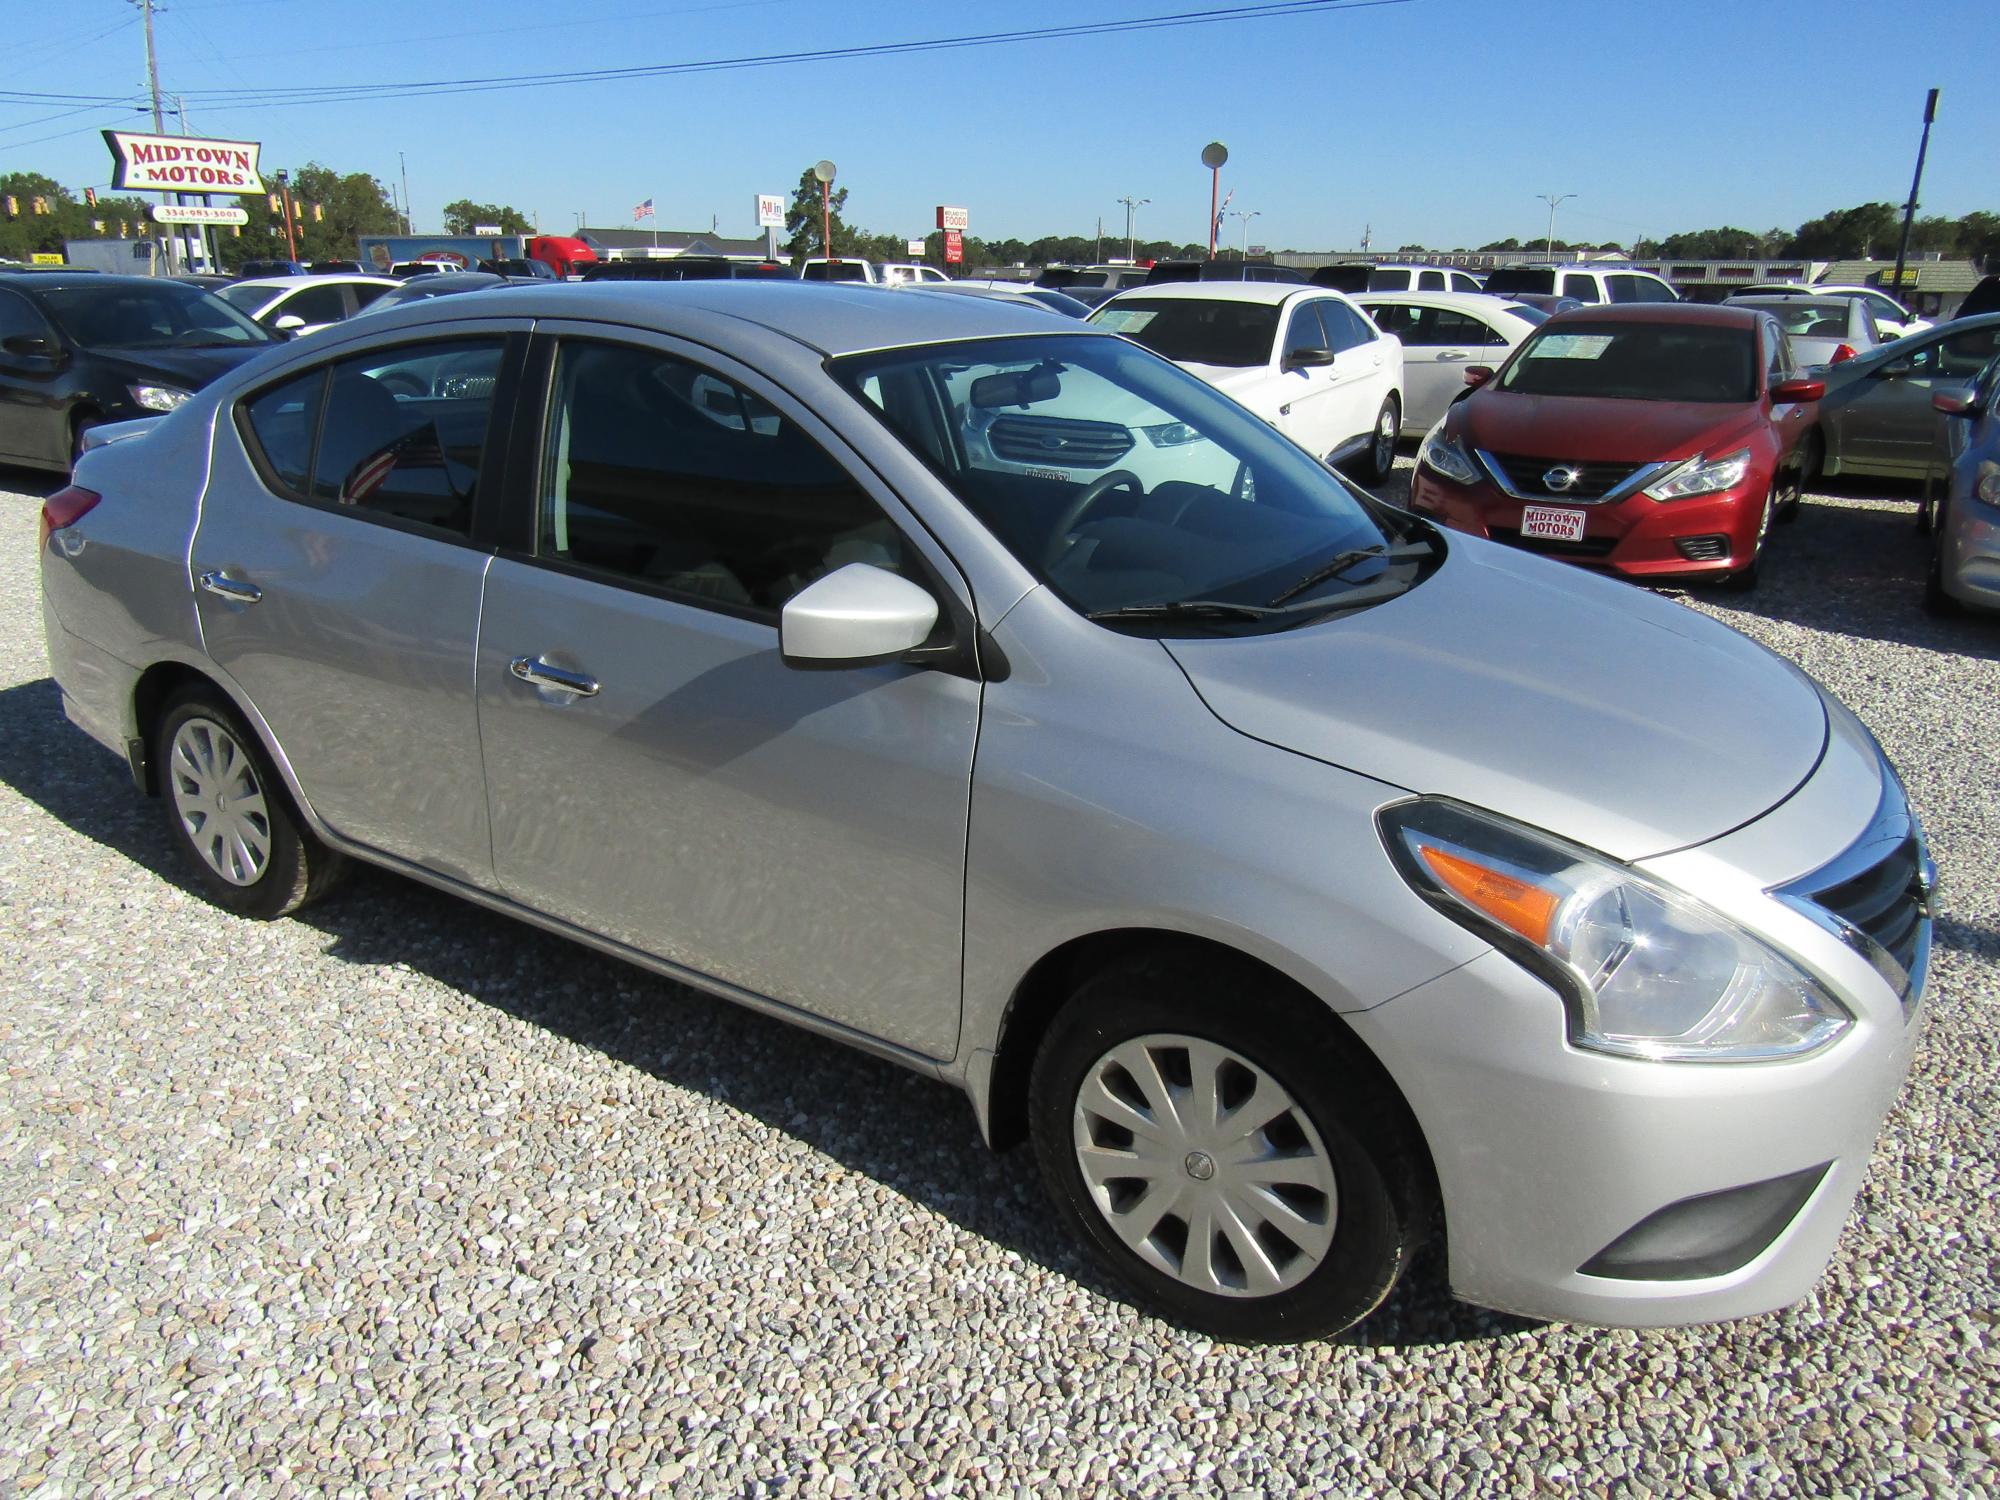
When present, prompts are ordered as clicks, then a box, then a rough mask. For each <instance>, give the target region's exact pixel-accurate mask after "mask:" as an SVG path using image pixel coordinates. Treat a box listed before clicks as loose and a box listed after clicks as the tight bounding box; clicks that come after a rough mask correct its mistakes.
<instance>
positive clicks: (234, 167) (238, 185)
mask: <svg viewBox="0 0 2000 1500" xmlns="http://www.w3.org/2000/svg"><path fill="white" fill-rule="evenodd" d="M104 144H105V145H107V146H109V147H110V148H111V156H112V159H113V160H114V161H116V162H117V163H118V171H117V174H116V176H115V178H114V179H113V186H115V187H119V188H137V189H139V190H141V191H143V192H154V193H258V194H261V193H263V192H265V191H266V189H265V187H264V179H263V178H262V177H261V176H260V175H258V172H257V151H258V148H259V143H258V142H256V141H205V140H199V139H197V138H195V137H193V136H183V135H132V134H130V133H128V132H126V131H123V130H107V131H105V132H104Z"/></svg>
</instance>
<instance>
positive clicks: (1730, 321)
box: [1410, 302, 1825, 588]
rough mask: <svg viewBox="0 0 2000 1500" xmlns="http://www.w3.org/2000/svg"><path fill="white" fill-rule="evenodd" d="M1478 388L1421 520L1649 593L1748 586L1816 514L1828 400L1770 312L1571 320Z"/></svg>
mask: <svg viewBox="0 0 2000 1500" xmlns="http://www.w3.org/2000/svg"><path fill="white" fill-rule="evenodd" d="M1465 378H1466V384H1467V385H1469V386H1472V387H1474V389H1473V390H1472V391H1471V392H1470V393H1469V394H1468V395H1465V396H1463V397H1461V398H1460V399H1459V400H1458V401H1457V402H1456V403H1455V404H1454V405H1453V406H1452V407H1451V409H1450V410H1449V411H1447V412H1446V413H1445V418H1444V420H1443V421H1442V422H1440V423H1439V424H1438V425H1437V426H1436V427H1434V428H1432V429H1431V432H1430V435H1429V436H1428V437H1426V438H1425V439H1424V443H1423V447H1422V448H1420V449H1419V450H1418V452H1417V472H1416V477H1415V480H1414V481H1413V483H1412V485H1411V489H1410V504H1411V508H1412V509H1414V510H1417V511H1419V512H1421V513H1422V514H1424V515H1427V516H1431V517H1433V518H1434V519H1436V520H1439V521H1441V522H1443V523H1444V524H1445V525H1447V526H1450V527H1453V528H1455V529H1456V530H1459V531H1468V532H1471V533H1472V534H1473V535H1475V536H1484V537H1491V538H1492V539H1493V540H1495V541H1499V542H1506V543H1509V544H1511V545H1513V546H1517V547H1522V548H1525V549H1527V550H1529V551H1533V552H1541V553H1546V554H1547V555H1549V556H1551V557H1560V558H1564V559H1566V560H1568V561H1570V562H1575V563H1581V564H1583V565H1584V566H1586V567H1591V568H1599V569H1603V570H1605V571H1607V572H1612V573H1616V574H1618V575H1620V576H1621V577H1624V578H1629V579H1632V580H1634V581H1637V582H1654V581H1659V582H1665V581H1667V580H1669V579H1672V580H1675V581H1687V582H1693V581H1699V580H1704V579H1706V580H1710V581H1713V582H1718V583H1726V584H1729V585H1733V586H1735V587H1738V588H1749V587H1751V586H1753V585H1754V584H1755V583H1756V581H1757V569H1758V564H1759V562H1760V561H1761V560H1762V557H1763V551H1764V544H1765V541H1766V539H1767V538H1768V536H1769V534H1770V530H1771V523H1772V520H1773V519H1774V518H1776V519H1780V520H1783V519H1789V517H1790V516H1791V515H1792V514H1794V513H1795V512H1796V510H1797V508H1798V503H1799V492H1800V490H1801V488H1802V487H1803V481H1804V477H1805V475H1806V474H1807V473H1808V472H1809V471H1810V469H1811V466H1812V462H1813V457H1812V456H1813V453H1814V451H1815V449H1816V444H1817V441H1818V434H1817V433H1816V432H1815V431H1814V428H1815V427H1816V426H1817V409H1816V408H1815V406H1814V405H1813V403H1814V402H1816V401H1818V400H1819V398H1820V397H1821V395H1822V394H1824V392H1825V385H1824V383H1823V382H1821V381H1819V380H1816V379H1808V378H1806V377H1805V376H1804V375H1802V374H1801V373H1800V372H1799V370H1798V369H1797V368H1796V367H1795V366H1794V363H1793V358H1792V352H1791V347H1790V345H1789V343H1788V342H1787V341H1786V338H1785V333H1784V330H1783V328H1781V327H1780V326H1779V325H1778V323H1777V321H1776V319H1774V318H1772V317H1771V316H1770V314H1768V313H1765V312H1760V311H1757V310H1755V309H1749V308H1737V307H1703V306H1699V305H1696V304H1693V303H1686V302H1682V303H1628V304H1625V305H1622V306H1611V307H1588V308H1579V309H1577V310H1576V311H1574V312H1567V313H1559V314H1557V315H1556V316H1555V317H1553V318H1550V319H1549V320H1548V321H1547V322H1546V323H1544V324H1542V326H1541V327H1540V328H1538V329H1537V330H1536V331H1535V333H1534V334H1533V335H1532V336H1531V337H1529V338H1528V339H1527V340H1526V341H1525V342H1524V343H1523V344H1522V345H1521V346H1520V347H1519V348H1518V349H1516V350H1515V351H1514V354H1513V357H1512V358H1511V359H1509V360H1508V361H1507V362H1506V364H1504V365H1502V366H1501V367H1500V371H1499V373H1498V374H1497V375H1496V374H1494V373H1493V372H1492V371H1491V370H1488V369H1485V368H1483V367H1479V366H1474V367H1472V368H1470V369H1468V370H1467V371H1466V376H1465Z"/></svg>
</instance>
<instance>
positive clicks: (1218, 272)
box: [1142, 260, 1306, 286]
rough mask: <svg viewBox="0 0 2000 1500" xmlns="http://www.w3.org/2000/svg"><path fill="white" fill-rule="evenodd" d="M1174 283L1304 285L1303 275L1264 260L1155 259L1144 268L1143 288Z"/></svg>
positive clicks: (1288, 267) (1303, 273)
mask: <svg viewBox="0 0 2000 1500" xmlns="http://www.w3.org/2000/svg"><path fill="white" fill-rule="evenodd" d="M1177 281H1282V282H1287V283H1290V284H1292V285H1301V284H1306V274H1305V272H1303V271H1298V270H1294V269H1293V268H1292V267H1290V266H1280V265H1275V264H1273V263H1272V262H1270V261H1266V260H1156V261H1154V262H1153V264H1152V265H1151V266H1149V267H1147V269H1146V279H1145V281H1144V282H1143V283H1142V285H1145V286H1160V285H1162V284H1171V283H1173V282H1177Z"/></svg>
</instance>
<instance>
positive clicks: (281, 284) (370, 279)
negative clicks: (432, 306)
mask: <svg viewBox="0 0 2000 1500" xmlns="http://www.w3.org/2000/svg"><path fill="white" fill-rule="evenodd" d="M352 281H359V282H362V283H364V284H365V285H368V286H402V285H404V283H403V282H401V281H398V280H397V279H396V278H395V277H393V276H371V275H368V274H366V273H365V272H361V271H321V272H318V273H317V274H314V275H307V276H251V277H248V278H246V279H245V280H242V281H238V282H233V283H231V284H232V285H234V286H255V287H269V288H270V289H271V290H272V291H274V292H275V291H282V290H284V289H285V288H287V287H295V286H339V285H341V284H342V283H343V282H352Z"/></svg>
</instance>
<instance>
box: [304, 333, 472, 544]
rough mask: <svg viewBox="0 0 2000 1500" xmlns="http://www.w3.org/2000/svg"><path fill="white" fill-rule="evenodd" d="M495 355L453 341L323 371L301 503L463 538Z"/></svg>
mask: <svg viewBox="0 0 2000 1500" xmlns="http://www.w3.org/2000/svg"><path fill="white" fill-rule="evenodd" d="M501 347H502V343H501V340H500V339H498V338H480V339H454V340H450V341H445V342H433V343H424V344H416V345H406V346H403V347H401V348H398V349H394V350H378V351H376V352H373V353H370V354H364V355H360V356H358V357H356V358H354V359H347V360H342V361H341V362H340V363H339V364H336V365H333V366H330V367H329V368H328V371H327V376H328V381H327V392H326V402H325V408H324V415H323V416H322V418H321V420H320V429H319V442H318V445H317V447H316V449H315V451H314V454H313V463H312V484H311V488H310V489H309V491H308V495H309V497H310V498H311V499H312V500H314V501H317V502H318V503H320V504H322V505H331V506H337V507H340V508H343V509H352V510H354V511H356V512H358V513H360V514H364V515H371V516H383V517H391V518H394V519H397V520H402V521H411V522H415V523H418V524H420V525H423V526H426V527H430V528H432V529H434V530H438V531H443V532H448V533H450V534H452V535H454V536H467V535H469V534H470V533H471V530H472V497H473V490H474V489H475V488H476V486H477V484H478V481H479V463H480V454H481V452H482V450H483V448H484V446H485V443H486V426H487V421H488V419H489V417H490V416H491V414H492V409H493V392H494V387H495V385H496V384H497V383H498V378H499V374H500V355H501Z"/></svg>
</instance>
